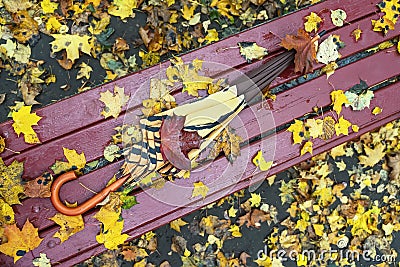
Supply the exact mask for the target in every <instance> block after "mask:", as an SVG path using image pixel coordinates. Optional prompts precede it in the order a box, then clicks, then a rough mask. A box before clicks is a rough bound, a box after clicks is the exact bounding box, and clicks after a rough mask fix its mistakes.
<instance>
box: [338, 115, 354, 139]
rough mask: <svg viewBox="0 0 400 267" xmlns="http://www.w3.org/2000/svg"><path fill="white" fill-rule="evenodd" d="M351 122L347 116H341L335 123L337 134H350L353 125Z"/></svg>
mask: <svg viewBox="0 0 400 267" xmlns="http://www.w3.org/2000/svg"><path fill="white" fill-rule="evenodd" d="M351 125H352V124H351V122H349V121H348V120H346V119H345V118H343V116H342V117H340V118H339V121H338V122H337V123H336V124H335V131H336V135H337V136H339V135H340V134H344V135H349V127H350V126H351Z"/></svg>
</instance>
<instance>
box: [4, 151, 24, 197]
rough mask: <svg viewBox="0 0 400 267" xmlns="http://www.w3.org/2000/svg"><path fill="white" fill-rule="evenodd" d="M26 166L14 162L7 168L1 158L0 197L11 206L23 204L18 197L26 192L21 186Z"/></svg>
mask: <svg viewBox="0 0 400 267" xmlns="http://www.w3.org/2000/svg"><path fill="white" fill-rule="evenodd" d="M23 172H24V164H23V163H22V162H18V161H16V160H14V161H13V162H12V163H11V164H10V165H8V166H6V165H5V164H4V162H3V159H2V158H0V185H1V186H0V196H1V197H2V198H3V199H4V201H5V202H7V203H8V204H9V205H14V204H21V202H20V200H19V197H18V195H19V194H22V193H23V192H24V189H23V187H22V185H21V176H22V173H23Z"/></svg>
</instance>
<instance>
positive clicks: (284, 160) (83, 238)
mask: <svg viewBox="0 0 400 267" xmlns="http://www.w3.org/2000/svg"><path fill="white" fill-rule="evenodd" d="M398 90H400V84H399V83H397V84H393V85H391V86H388V87H387V88H385V89H382V90H379V91H377V92H376V93H375V98H374V99H373V100H372V102H371V106H372V107H374V106H380V107H383V112H382V113H381V114H379V115H377V116H375V115H372V114H371V111H370V110H369V109H365V110H363V111H359V112H353V111H350V109H344V110H343V111H342V114H343V115H344V116H345V117H346V118H351V119H350V120H351V122H352V123H355V124H358V125H359V126H360V129H361V130H360V132H359V133H351V134H350V135H349V136H341V137H334V138H333V139H332V140H330V142H325V141H317V140H316V141H315V142H314V151H315V153H318V152H322V151H324V150H326V149H329V148H332V147H334V146H336V145H338V144H340V143H343V142H345V141H348V140H350V139H352V138H355V137H357V136H359V135H361V134H362V133H364V132H366V131H367V130H371V129H373V128H376V127H377V126H379V125H382V123H386V122H387V121H388V120H389V119H390V120H393V119H396V118H399V117H400V107H399V106H398V102H399V101H400V95H399V94H397V92H398ZM277 141H278V143H279V149H278V150H277V151H276V154H275V166H274V167H273V168H272V170H271V171H270V172H269V173H268V174H269V175H271V174H274V173H276V172H279V171H281V170H283V168H284V167H289V166H291V165H292V164H294V163H298V162H301V161H303V160H305V159H307V158H309V157H310V155H308V154H307V155H304V156H299V150H300V146H299V145H292V140H291V133H289V132H286V131H284V132H280V133H278V135H277ZM259 149H260V144H259V143H257V144H252V145H251V146H250V147H249V155H250V156H253V155H255V154H256V152H257V151H258V150H259ZM235 164H236V167H237V166H238V165H241V164H243V162H240V161H237V162H236V163H235ZM235 164H234V165H235ZM226 165H229V164H228V162H227V161H226V159H225V158H221V159H219V160H218V161H215V162H213V163H212V165H211V166H210V167H209V168H210V169H213V170H221V166H226ZM233 168H235V166H233ZM239 169H240V167H239ZM257 173H258V172H257V171H256V169H255V166H254V165H252V164H251V163H250V161H247V166H246V170H245V172H244V176H243V177H244V178H242V177H238V180H237V183H236V184H235V185H234V186H233V187H232V188H230V190H229V191H230V192H233V191H235V190H239V189H242V188H244V187H246V186H247V185H248V183H249V181H248V178H249V177H251V176H253V175H256V174H257ZM219 174H220V173H219V172H216V171H214V172H212V173H210V176H209V177H206V178H204V172H202V173H194V174H193V175H192V177H191V183H192V182H193V181H197V180H202V181H203V183H205V184H207V185H209V184H210V182H211V181H215V180H217V184H215V186H210V191H209V194H208V195H207V197H206V198H205V199H204V200H202V199H198V198H195V199H190V194H189V195H187V194H185V193H184V194H183V195H181V197H180V198H181V199H182V200H183V199H186V200H187V202H186V203H181V204H182V206H181V207H176V206H174V205H169V204H166V203H163V202H160V201H159V199H155V198H153V197H152V196H151V195H150V194H151V193H156V194H158V195H159V194H168V193H169V192H171V191H170V190H169V188H168V186H167V187H164V188H163V189H161V190H157V191H155V190H153V189H150V190H149V191H150V192H140V193H139V194H138V195H137V198H138V201H139V202H140V203H141V204H139V205H137V206H134V207H133V208H132V209H130V210H126V211H124V213H123V218H124V219H125V229H126V232H127V233H128V234H129V235H131V236H132V237H137V236H138V235H140V234H143V233H144V232H146V231H148V230H151V229H153V228H154V227H156V226H159V225H161V224H165V223H167V222H169V221H170V220H173V219H176V218H178V217H180V216H183V215H185V214H187V213H189V212H191V211H194V210H196V209H197V208H199V207H201V206H204V205H207V204H209V203H211V202H213V201H215V200H217V199H219V198H221V197H223V196H224V195H226V194H227V193H228V191H226V186H227V185H229V182H228V183H227V181H226V180H221V179H219ZM263 174H264V175H266V173H263ZM227 178H229V177H227ZM180 181H183V182H185V180H179V181H176V183H178V182H180ZM168 184H169V185H171V183H168ZM152 191H153V192H152ZM187 192H190V190H189V191H187ZM185 197H186V198H185ZM183 204H185V205H183ZM190 205H192V206H190ZM85 222H86V225H87V226H86V228H87V231H84V232H80V233H78V234H76V235H74V236H73V237H72V238H71V239H70V240H68V241H67V242H70V243H67V242H65V243H64V244H60V245H56V246H55V247H53V248H51V247H52V246H53V245H54V244H56V243H57V241H56V240H57V239H54V238H52V237H51V236H52V235H53V234H54V232H55V231H56V229H51V230H49V231H45V232H42V233H41V237H44V238H45V240H44V241H43V242H42V244H41V245H40V246H39V248H38V249H35V250H34V251H33V255H34V256H37V255H39V252H40V251H42V252H43V251H45V252H46V253H47V255H52V257H50V258H51V259H52V260H53V261H58V262H62V265H61V266H68V265H70V264H72V263H76V262H79V261H80V260H83V259H84V258H83V257H82V258H81V256H83V255H84V257H86V256H87V254H86V253H90V254H92V253H99V252H101V251H102V248H101V247H102V246H101V245H98V244H97V243H96V241H95V235H96V234H97V232H98V223H97V222H96V221H95V220H94V219H93V218H92V217H91V216H85ZM86 228H85V229H86ZM54 242H56V243H54ZM82 244H84V245H82ZM78 248H82V249H79V251H78ZM103 249H104V248H103ZM66 255H68V256H66ZM31 260H32V259H31V255H26V256H25V257H24V258H22V259H21V260H20V262H21V264H27V263H29V262H30V261H31ZM66 260H67V261H66Z"/></svg>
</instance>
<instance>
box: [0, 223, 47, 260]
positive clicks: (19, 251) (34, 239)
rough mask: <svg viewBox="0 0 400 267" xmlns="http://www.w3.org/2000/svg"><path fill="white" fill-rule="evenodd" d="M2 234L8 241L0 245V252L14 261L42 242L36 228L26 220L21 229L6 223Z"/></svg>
mask: <svg viewBox="0 0 400 267" xmlns="http://www.w3.org/2000/svg"><path fill="white" fill-rule="evenodd" d="M4 235H5V236H6V237H7V240H8V242H7V243H4V244H1V245H0V252H2V253H4V254H6V255H8V256H11V257H13V258H14V263H15V262H16V261H17V260H19V259H20V258H22V257H23V256H24V255H25V254H26V253H27V252H28V251H30V250H33V249H35V248H37V247H38V246H39V245H40V243H41V242H42V240H43V239H42V238H39V236H38V229H37V228H35V227H34V226H33V225H32V223H31V222H29V221H28V220H26V222H25V224H24V226H23V227H22V230H19V229H18V227H17V225H16V224H12V225H6V227H5V230H4Z"/></svg>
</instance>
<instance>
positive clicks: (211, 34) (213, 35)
mask: <svg viewBox="0 0 400 267" xmlns="http://www.w3.org/2000/svg"><path fill="white" fill-rule="evenodd" d="M201 40H202V41H205V42H206V44H209V43H211V42H216V41H218V40H219V38H218V32H217V30H216V29H210V30H207V35H206V37H205V38H204V40H203V39H200V38H199V42H202V41H201Z"/></svg>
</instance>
